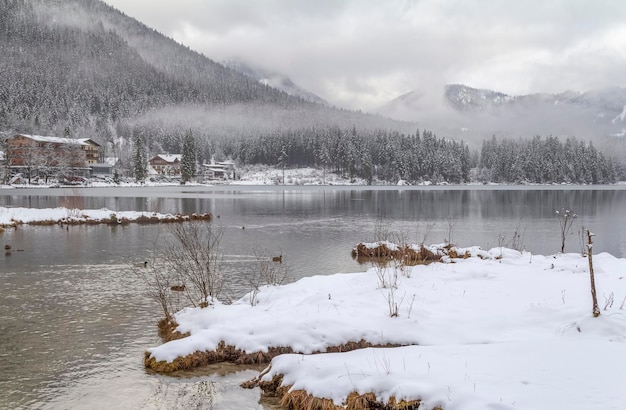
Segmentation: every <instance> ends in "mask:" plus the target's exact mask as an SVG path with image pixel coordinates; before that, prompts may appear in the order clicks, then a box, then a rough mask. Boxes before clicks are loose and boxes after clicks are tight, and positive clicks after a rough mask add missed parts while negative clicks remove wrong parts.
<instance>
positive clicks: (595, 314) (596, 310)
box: [587, 230, 600, 317]
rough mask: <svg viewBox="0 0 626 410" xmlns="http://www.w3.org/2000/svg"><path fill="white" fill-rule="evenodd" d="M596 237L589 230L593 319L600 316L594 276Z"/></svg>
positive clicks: (588, 247)
mask: <svg viewBox="0 0 626 410" xmlns="http://www.w3.org/2000/svg"><path fill="white" fill-rule="evenodd" d="M593 236H594V234H593V233H591V231H590V230H587V240H588V242H587V251H588V252H587V258H589V276H590V277H591V298H592V299H593V317H598V316H600V309H599V308H598V298H597V297H596V280H595V278H594V275H593V259H592V255H593V242H592V241H591V238H592V237H593Z"/></svg>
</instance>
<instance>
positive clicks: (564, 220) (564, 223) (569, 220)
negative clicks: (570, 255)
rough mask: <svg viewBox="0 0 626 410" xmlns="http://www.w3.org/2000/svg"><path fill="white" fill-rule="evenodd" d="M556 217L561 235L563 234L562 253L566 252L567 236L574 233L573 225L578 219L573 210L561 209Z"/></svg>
mask: <svg viewBox="0 0 626 410" xmlns="http://www.w3.org/2000/svg"><path fill="white" fill-rule="evenodd" d="M556 217H557V219H558V221H559V227H560V233H561V253H564V252H565V240H566V239H567V235H569V234H570V233H571V232H572V225H573V224H574V220H575V219H576V218H577V217H578V215H576V214H575V213H574V212H573V211H572V210H570V209H566V208H561V210H560V211H556Z"/></svg>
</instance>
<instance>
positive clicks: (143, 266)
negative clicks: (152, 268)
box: [135, 261, 148, 268]
mask: <svg viewBox="0 0 626 410" xmlns="http://www.w3.org/2000/svg"><path fill="white" fill-rule="evenodd" d="M135 267H137V268H147V267H148V261H143V262H142V263H136V264H135Z"/></svg>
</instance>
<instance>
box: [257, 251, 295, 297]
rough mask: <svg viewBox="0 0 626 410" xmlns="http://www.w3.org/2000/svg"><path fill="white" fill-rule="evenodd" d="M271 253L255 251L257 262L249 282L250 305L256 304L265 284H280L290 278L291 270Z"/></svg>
mask: <svg viewBox="0 0 626 410" xmlns="http://www.w3.org/2000/svg"><path fill="white" fill-rule="evenodd" d="M268 255H269V253H268V252H267V251H263V250H257V251H255V263H254V265H253V267H252V268H251V271H250V273H249V274H248V284H249V285H250V289H251V290H250V305H252V306H255V305H256V304H257V302H258V300H257V296H258V294H259V291H260V290H261V287H263V286H279V285H282V284H283V283H285V282H286V281H287V280H288V279H289V273H288V272H289V270H288V267H287V266H286V265H283V263H282V255H281V256H280V261H279V260H277V257H275V256H274V257H270V256H268Z"/></svg>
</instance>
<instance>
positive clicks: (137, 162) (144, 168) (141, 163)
mask: <svg viewBox="0 0 626 410" xmlns="http://www.w3.org/2000/svg"><path fill="white" fill-rule="evenodd" d="M133 171H134V173H135V180H137V181H138V182H140V181H143V180H145V179H146V177H147V176H148V156H147V154H146V141H145V138H144V136H143V134H141V133H136V134H135V135H134V136H133Z"/></svg>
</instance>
